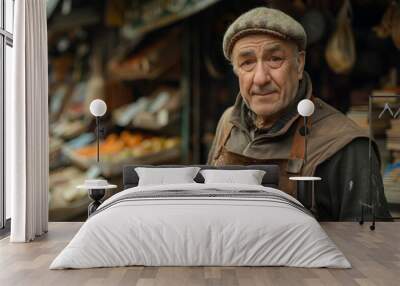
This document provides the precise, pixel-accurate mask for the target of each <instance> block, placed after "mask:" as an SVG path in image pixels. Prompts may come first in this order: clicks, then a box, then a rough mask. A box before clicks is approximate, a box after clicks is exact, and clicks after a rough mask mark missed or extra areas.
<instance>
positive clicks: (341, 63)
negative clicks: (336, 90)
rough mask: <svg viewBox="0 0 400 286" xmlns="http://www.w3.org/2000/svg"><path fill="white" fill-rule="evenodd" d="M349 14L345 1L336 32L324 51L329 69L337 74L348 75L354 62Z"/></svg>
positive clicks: (348, 6) (348, 5)
mask: <svg viewBox="0 0 400 286" xmlns="http://www.w3.org/2000/svg"><path fill="white" fill-rule="evenodd" d="M350 14H351V6H350V1H349V0H346V1H344V3H343V6H342V7H341V8H340V11H339V16H338V21H337V27H336V31H335V32H334V33H333V35H332V37H331V38H330V40H329V42H328V45H327V47H326V50H325V59H326V61H327V62H328V65H329V67H330V68H331V69H332V70H333V71H334V72H335V73H337V74H345V73H348V72H349V71H350V70H351V69H352V67H353V66H354V63H355V60H356V52H355V43H354V35H353V31H352V29H351V18H350Z"/></svg>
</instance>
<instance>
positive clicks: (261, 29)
mask: <svg viewBox="0 0 400 286" xmlns="http://www.w3.org/2000/svg"><path fill="white" fill-rule="evenodd" d="M258 33H265V34H271V35H275V36H277V37H280V38H283V39H287V40H292V41H294V42H295V43H296V44H297V46H298V47H299V49H300V50H304V49H305V48H306V44H307V35H306V32H305V31H304V28H303V26H302V25H301V24H300V23H299V22H297V21H296V20H295V19H293V18H292V17H290V16H289V15H287V14H285V13H283V12H282V11H279V10H276V9H271V8H266V7H259V8H255V9H252V10H250V11H248V12H246V13H244V14H242V15H241V16H239V17H238V18H237V19H236V20H235V21H234V22H233V23H232V24H231V25H230V26H229V27H228V29H227V30H226V32H225V35H224V41H223V44H222V45H223V50H224V55H225V57H226V58H227V59H228V60H230V59H231V53H232V50H233V46H234V45H235V43H236V42H237V41H238V40H239V39H240V38H243V37H244V36H246V35H250V34H258Z"/></svg>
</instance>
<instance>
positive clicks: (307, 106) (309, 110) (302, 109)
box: [297, 99, 315, 117]
mask: <svg viewBox="0 0 400 286" xmlns="http://www.w3.org/2000/svg"><path fill="white" fill-rule="evenodd" d="M314 108H315V107H314V103H313V102H312V101H311V100H309V99H303V100H302V101H300V102H299V104H298V105H297V111H298V112H299V114H300V115H301V116H304V117H305V116H311V115H312V114H313V113H314Z"/></svg>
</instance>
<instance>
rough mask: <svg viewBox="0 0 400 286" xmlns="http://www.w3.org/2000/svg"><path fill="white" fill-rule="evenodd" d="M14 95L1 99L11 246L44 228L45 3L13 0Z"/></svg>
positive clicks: (46, 106)
mask: <svg viewBox="0 0 400 286" xmlns="http://www.w3.org/2000/svg"><path fill="white" fill-rule="evenodd" d="M14 11H15V16H14V48H13V52H14V63H15V65H14V72H13V76H12V78H13V83H12V84H13V93H12V96H11V97H8V98H6V106H7V110H6V169H7V171H6V187H8V188H11V194H12V195H11V204H12V206H11V237H10V241H12V242H27V241H31V240H33V239H35V237H36V236H40V235H42V234H43V233H44V232H47V225H48V170H49V168H48V160H49V159H48V158H49V155H48V154H49V153H48V148H49V147H48V79H47V18H46V0H18V1H15V10H14Z"/></svg>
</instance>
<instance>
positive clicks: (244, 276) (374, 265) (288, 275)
mask: <svg viewBox="0 0 400 286" xmlns="http://www.w3.org/2000/svg"><path fill="white" fill-rule="evenodd" d="M322 225H323V227H324V229H325V230H326V231H327V233H328V234H329V236H330V237H331V238H332V239H333V241H335V242H336V244H337V245H338V246H339V248H340V249H341V250H342V251H343V252H344V254H345V255H346V257H347V258H348V259H349V260H350V262H351V263H352V265H353V268H352V269H348V270H343V269H305V268H289V267H121V268H101V269H85V270H48V267H49V265H50V263H51V261H52V260H53V259H54V258H55V256H56V255H57V254H58V253H59V252H60V251H61V250H62V249H63V247H64V246H65V245H66V244H67V243H68V241H69V240H70V239H71V238H72V236H73V235H74V234H75V233H76V231H77V230H78V229H79V227H80V226H81V223H50V227H49V233H48V234H47V235H45V236H44V237H42V238H40V239H38V240H35V241H34V242H32V243H26V244H24V243H21V244H16V243H12V244H11V243H9V239H8V238H5V239H3V240H1V241H0V285H1V286H8V285H13V286H14V285H15V286H16V285H53V286H61V285H68V286H80V285H137V286H139V285H140V286H147V285H149V286H150V285H167V286H178V285H227V286H234V285H246V286H247V285H249V286H251V285H255V286H261V285H384V286H388V285H400V222H379V223H377V228H376V230H375V231H370V230H369V228H368V227H369V224H366V225H363V226H359V225H358V224H357V223H348V222H346V223H332V222H330V223H323V224H322Z"/></svg>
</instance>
